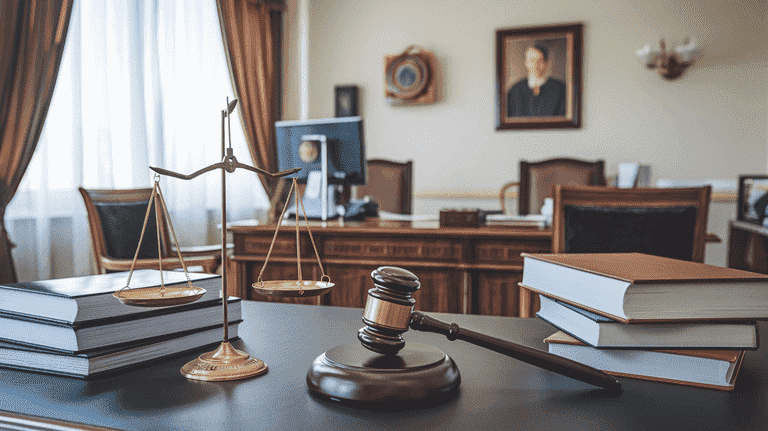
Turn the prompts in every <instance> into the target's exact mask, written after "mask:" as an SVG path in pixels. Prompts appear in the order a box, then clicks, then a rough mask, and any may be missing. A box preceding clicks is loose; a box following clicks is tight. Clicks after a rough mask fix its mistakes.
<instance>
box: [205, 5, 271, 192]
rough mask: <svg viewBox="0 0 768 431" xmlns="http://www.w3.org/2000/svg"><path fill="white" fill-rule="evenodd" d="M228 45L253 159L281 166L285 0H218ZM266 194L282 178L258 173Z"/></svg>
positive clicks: (264, 166)
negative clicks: (278, 140)
mask: <svg viewBox="0 0 768 431" xmlns="http://www.w3.org/2000/svg"><path fill="white" fill-rule="evenodd" d="M217 4H218V11H219V21H220V22H221V31H222V39H223V40H224V51H225V52H226V55H227V63H228V65H229V72H230V76H231V79H232V83H233V86H234V88H235V94H237V97H238V99H239V102H240V103H239V106H240V121H241V122H242V125H243V130H244V132H245V136H246V140H247V142H248V148H249V150H250V153H251V159H252V160H253V163H255V164H256V165H257V166H259V167H261V168H262V169H266V170H268V171H270V172H275V171H277V155H276V152H277V148H276V145H275V136H274V135H275V132H274V123H275V120H277V119H278V118H279V109H280V103H279V94H280V92H279V85H280V81H279V70H280V63H279V62H280V22H281V21H280V19H281V15H280V14H281V12H282V10H283V9H284V2H283V1H282V0H217ZM259 178H260V180H261V183H262V184H263V185H264V189H265V191H266V192H267V196H269V197H270V198H272V197H273V196H274V194H275V189H276V187H277V184H278V181H279V180H272V179H269V178H266V177H264V176H259Z"/></svg>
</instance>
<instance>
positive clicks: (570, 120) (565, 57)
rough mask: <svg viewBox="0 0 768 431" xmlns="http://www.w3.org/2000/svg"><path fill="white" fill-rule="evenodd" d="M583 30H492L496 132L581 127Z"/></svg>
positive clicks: (567, 26)
mask: <svg viewBox="0 0 768 431" xmlns="http://www.w3.org/2000/svg"><path fill="white" fill-rule="evenodd" d="M583 28H584V24H582V23H572V24H559V25H547V26H537V27H523V28H512V29H502V30H497V31H496V95H495V98H496V130H509V129H546V128H580V127H581V124H582V121H581V104H582V73H581V71H582V53H583V39H582V34H583Z"/></svg>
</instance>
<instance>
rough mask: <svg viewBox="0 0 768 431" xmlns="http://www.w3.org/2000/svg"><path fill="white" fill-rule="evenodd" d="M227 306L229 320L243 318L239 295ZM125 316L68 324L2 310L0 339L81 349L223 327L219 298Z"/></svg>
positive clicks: (38, 345) (72, 349) (69, 349)
mask: <svg viewBox="0 0 768 431" xmlns="http://www.w3.org/2000/svg"><path fill="white" fill-rule="evenodd" d="M115 301H116V300H115ZM124 307H125V306H124ZM227 307H228V316H227V317H228V319H229V321H230V322H234V321H238V320H240V319H241V315H242V310H241V303H240V298H236V297H230V298H229V301H228V303H227ZM126 317H127V318H122V319H117V320H105V319H99V320H90V321H86V322H84V323H75V324H72V325H68V324H64V323H60V322H56V321H51V320H43V319H34V318H30V317H20V316H18V315H16V316H14V315H8V314H3V313H2V312H0V339H1V340H3V341H10V342H13V343H19V344H25V345H33V346H37V347H44V348H49V349H57V350H62V351H70V352H82V351H87V350H92V349H96V348H103V347H107V346H113V345H119V344H126V343H132V342H136V341H139V340H143V339H146V338H153V337H157V336H162V335H170V334H174V333H177V332H184V331H189V330H193V329H196V328H202V327H208V326H212V325H216V324H218V325H219V326H221V327H222V328H223V324H222V323H223V313H222V306H221V300H220V299H217V300H213V301H205V302H202V303H201V302H199V301H198V302H193V303H191V304H186V305H184V306H181V307H165V308H161V309H158V310H155V311H153V312H148V313H134V314H130V315H127V316H126Z"/></svg>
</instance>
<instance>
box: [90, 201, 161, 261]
mask: <svg viewBox="0 0 768 431" xmlns="http://www.w3.org/2000/svg"><path fill="white" fill-rule="evenodd" d="M79 190H80V194H81V195H82V196H83V201H84V203H85V209H86V211H87V213H88V225H89V227H90V231H91V241H92V243H93V251H94V254H95V258H96V259H95V260H96V269H97V271H98V272H99V273H101V272H102V268H101V260H100V259H99V257H100V256H101V257H108V258H111V259H129V260H130V259H133V257H134V255H135V253H136V247H137V246H138V244H139V238H140V237H141V230H142V226H143V225H144V218H145V216H146V213H147V206H148V204H149V198H150V196H151V195H152V189H151V188H148V189H123V190H113V189H84V188H82V187H80V189H79ZM152 206H153V208H152V210H151V213H150V215H149V219H148V220H147V227H146V229H145V232H144V239H143V240H142V242H141V249H140V250H139V255H138V258H139V259H156V258H157V224H156V218H155V210H154V204H153V205H152ZM166 224H167V223H166V220H165V217H162V214H161V217H160V243H161V254H162V256H163V257H167V256H170V250H171V242H170V237H169V233H168V229H167V226H166Z"/></svg>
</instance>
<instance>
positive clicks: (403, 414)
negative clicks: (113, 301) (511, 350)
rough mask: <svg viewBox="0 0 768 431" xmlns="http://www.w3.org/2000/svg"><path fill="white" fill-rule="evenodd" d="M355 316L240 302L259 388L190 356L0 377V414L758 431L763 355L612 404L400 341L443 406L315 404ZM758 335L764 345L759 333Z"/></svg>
mask: <svg viewBox="0 0 768 431" xmlns="http://www.w3.org/2000/svg"><path fill="white" fill-rule="evenodd" d="M361 315H362V310H360V309H354V308H338V307H319V306H311V305H296V304H273V303H259V302H250V301H249V302H245V303H244V304H243V317H244V319H245V322H244V324H243V325H241V328H240V334H241V337H242V338H241V340H237V341H235V342H234V343H233V345H235V346H236V347H237V348H240V349H244V350H245V351H247V352H248V353H250V354H251V355H253V356H256V357H258V358H260V359H262V360H264V361H265V362H266V363H267V364H268V366H269V371H268V372H267V374H265V375H263V376H260V377H256V378H253V379H249V380H241V381H235V382H217V383H211V382H197V381H190V380H187V379H185V378H184V377H182V376H181V375H180V374H179V368H181V366H182V365H184V363H186V362H187V361H188V360H190V359H192V358H193V357H194V356H195V355H185V356H183V357H180V358H177V359H173V360H169V361H166V362H162V363H159V364H155V365H152V366H149V367H146V368H143V369H140V370H135V371H132V372H128V373H124V374H121V375H118V376H115V377H111V378H107V379H103V380H95V381H81V380H76V379H69V378H64V377H55V376H47V375H42V374H35V373H27V372H21V371H10V370H0V392H2V394H3V395H2V397H0V410H5V411H10V412H16V413H22V414H26V415H35V416H42V417H49V418H54V419H58V420H65V421H73V422H80V423H88V424H94V425H98V426H105V427H115V428H120V429H132V430H143V429H147V430H150V429H151V430H157V429H170V430H200V429H215V430H225V429H227V430H239V429H243V430H245V429H248V430H251V429H271V430H276V429H290V430H295V429H318V428H323V429H329V430H340V429H350V430H353V429H354V430H359V429H368V430H385V429H386V430H391V429H421V430H428V429H440V430H446V429H478V430H490V429H566V428H567V429H571V430H577V429H589V430H601V429H649V430H651V429H652V430H662V429H682V428H685V429H697V430H704V429H712V430H715V429H716V430H724V429H740V430H747V429H766V428H768V412H766V409H765V408H764V407H765V406H764V401H765V399H766V396H768V393H767V392H768V383H766V379H768V372H766V365H765V364H766V362H768V361H767V359H768V358H767V357H766V356H768V355H767V354H766V349H765V348H763V349H761V350H758V351H754V352H752V351H750V352H747V354H746V357H745V359H744V364H743V367H742V369H741V372H740V374H739V376H738V380H737V383H736V389H735V390H734V391H733V392H721V391H715V390H708V389H700V388H693V387H686V386H677V385H671V384H665V383H655V382H648V381H640V380H631V379H622V380H621V381H622V386H623V389H624V392H623V394H621V395H620V396H618V397H604V396H602V395H601V393H600V391H597V390H595V389H594V388H593V387H591V386H589V385H586V384H584V383H581V382H577V381H575V380H571V379H569V378H566V377H562V376H559V375H556V374H552V373H550V372H547V371H543V370H540V369H539V368H536V367H533V366H531V365H528V364H525V363H522V362H518V361H515V360H513V359H510V358H507V357H505V356H502V355H500V354H497V353H494V352H491V351H487V350H483V349H481V348H476V347H474V346H472V345H469V344H467V343H463V342H461V341H454V342H451V341H448V340H447V339H445V338H443V337H442V336H440V335H436V334H429V333H420V332H416V331H409V332H408V333H406V334H405V338H406V341H407V342H420V343H425V344H430V345H433V346H435V347H438V348H440V349H442V350H443V351H445V352H446V353H447V354H448V355H450V356H451V357H452V358H454V360H455V361H456V363H457V365H458V367H459V370H460V371H461V374H462V383H461V386H460V391H459V394H458V396H457V397H456V398H455V399H453V400H451V401H449V402H448V403H446V404H443V405H440V406H437V407H431V408H424V409H414V410H408V411H398V412H380V411H379V412H377V411H367V410H358V409H353V408H349V407H345V406H341V405H338V404H334V403H332V402H327V401H324V400H320V399H317V398H315V397H314V396H312V395H311V394H310V393H309V391H308V390H307V386H306V383H305V376H306V372H307V370H308V368H309V365H310V364H311V362H312V361H313V360H314V359H315V357H317V356H318V355H320V354H322V353H323V352H324V351H326V350H328V349H330V348H332V347H335V346H337V345H339V344H343V343H347V342H350V341H354V340H356V337H355V336H356V331H357V330H358V329H359V328H360V327H361V326H362V323H361V321H360V318H361ZM435 316H436V317H439V318H442V319H445V320H448V321H453V322H456V323H458V324H460V325H462V326H464V327H467V328H469V329H474V330H477V331H480V332H484V333H487V334H490V335H494V336H499V337H503V338H506V339H509V340H513V341H516V342H520V343H523V344H527V345H530V346H534V347H537V348H541V349H544V348H545V346H544V343H543V342H542V341H541V340H542V339H543V338H544V337H545V336H548V335H550V334H551V333H552V332H554V329H553V328H552V327H550V326H549V325H548V324H546V323H544V322H543V321H541V320H538V319H520V318H509V317H492V316H469V315H444V314H443V315H441V314H435ZM761 326H764V325H762V324H761ZM760 333H761V338H762V340H761V344H762V345H766V342H767V341H768V340H766V336H767V335H766V334H767V333H768V331H766V330H765V328H762V330H761V331H760ZM0 424H2V418H0ZM0 428H2V426H0Z"/></svg>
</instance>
